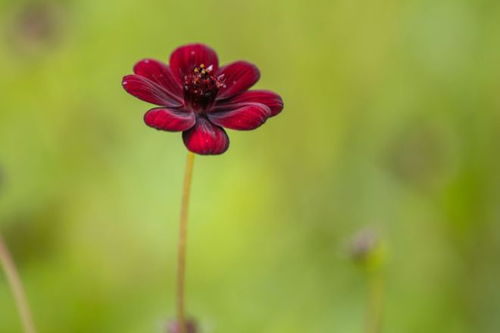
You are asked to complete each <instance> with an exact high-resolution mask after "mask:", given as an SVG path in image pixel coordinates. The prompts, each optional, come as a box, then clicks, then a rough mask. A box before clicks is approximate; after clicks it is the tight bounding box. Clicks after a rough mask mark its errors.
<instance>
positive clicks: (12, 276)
mask: <svg viewBox="0 0 500 333" xmlns="http://www.w3.org/2000/svg"><path fill="white" fill-rule="evenodd" d="M0 263H1V265H2V266H3V269H4V271H5V275H6V277H7V283H8V284H9V287H10V289H11V291H12V295H13V296H14V299H15V301H16V306H17V311H18V312H19V316H20V317H21V322H22V325H23V328H24V332H25V333H36V329H35V324H34V323H33V317H32V315H31V310H30V307H29V304H28V300H27V298H26V293H25V292H24V288H23V284H22V283H21V279H20V277H19V274H18V273H17V270H16V265H15V264H14V260H12V256H11V254H10V252H9V249H8V248H7V245H6V244H5V241H4V240H3V238H2V236H1V235H0Z"/></svg>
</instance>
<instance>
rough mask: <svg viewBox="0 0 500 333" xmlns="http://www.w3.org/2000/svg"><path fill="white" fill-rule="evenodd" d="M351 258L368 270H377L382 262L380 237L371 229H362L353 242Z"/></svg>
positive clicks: (351, 244)
mask: <svg viewBox="0 0 500 333" xmlns="http://www.w3.org/2000/svg"><path fill="white" fill-rule="evenodd" d="M349 252H350V255H351V258H352V259H353V260H354V261H355V262H357V263H359V264H361V265H363V266H365V267H366V268H377V267H378V266H379V265H380V264H381V262H382V246H381V241H380V238H379V235H378V234H377V232H376V231H375V230H373V229H371V228H364V229H361V230H360V231H359V232H358V233H357V234H355V235H354V237H353V238H352V240H351V243H350V246H349Z"/></svg>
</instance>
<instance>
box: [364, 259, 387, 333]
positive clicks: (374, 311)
mask: <svg viewBox="0 0 500 333" xmlns="http://www.w3.org/2000/svg"><path fill="white" fill-rule="evenodd" d="M367 277H368V288H369V289H370V290H369V291H368V293H369V298H368V306H367V314H366V333H380V332H382V312H383V295H384V279H383V273H382V272H381V271H380V270H378V269H376V270H375V271H372V272H368V276H367Z"/></svg>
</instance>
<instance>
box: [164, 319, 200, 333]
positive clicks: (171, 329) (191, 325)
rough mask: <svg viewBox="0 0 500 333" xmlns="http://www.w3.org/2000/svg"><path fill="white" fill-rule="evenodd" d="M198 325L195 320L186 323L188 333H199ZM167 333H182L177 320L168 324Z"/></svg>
mask: <svg viewBox="0 0 500 333" xmlns="http://www.w3.org/2000/svg"><path fill="white" fill-rule="evenodd" d="M197 332H198V329H197V325H196V322H195V321H194V320H187V321H186V333H197ZM167 333H181V327H180V325H179V322H178V321H177V320H173V321H171V322H170V323H169V324H168V327H167Z"/></svg>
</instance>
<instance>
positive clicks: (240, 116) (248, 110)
mask: <svg viewBox="0 0 500 333" xmlns="http://www.w3.org/2000/svg"><path fill="white" fill-rule="evenodd" d="M270 115H271V110H270V109H269V108H268V107H267V106H266V105H264V104H260V103H249V104H246V105H242V106H240V107H238V108H235V109H226V110H224V111H217V109H215V112H211V113H209V114H208V118H209V119H210V121H211V122H212V123H214V124H216V125H219V126H222V127H226V128H230V129H235V130H241V131H248V130H253V129H256V128H257V127H259V126H260V125H262V124H264V123H265V122H266V119H267V118H269V116H270Z"/></svg>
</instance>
